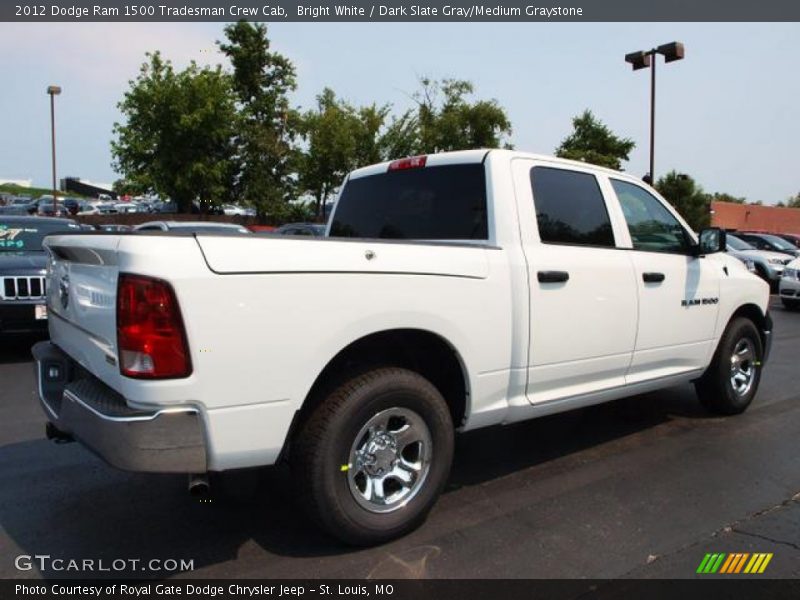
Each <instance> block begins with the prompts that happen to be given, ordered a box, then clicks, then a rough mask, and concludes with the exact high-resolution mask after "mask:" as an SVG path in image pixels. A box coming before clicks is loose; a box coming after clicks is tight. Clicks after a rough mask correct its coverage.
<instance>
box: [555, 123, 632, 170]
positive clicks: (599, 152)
mask: <svg viewBox="0 0 800 600" xmlns="http://www.w3.org/2000/svg"><path fill="white" fill-rule="evenodd" d="M572 127H573V132H572V133H571V134H570V135H569V136H567V137H566V138H564V140H563V141H562V142H561V145H560V146H559V147H558V148H556V156H560V157H561V158H570V159H572V160H579V161H582V162H587V163H591V164H594V165H600V166H603V167H609V168H611V169H616V170H621V169H622V161H627V160H628V155H629V154H630V153H631V150H633V149H634V147H635V146H636V142H634V141H633V140H631V139H630V138H620V137H617V136H616V135H614V134H613V133H612V132H611V130H610V129H609V128H608V127H607V126H606V125H605V124H603V122H602V121H600V120H599V119H597V118H595V116H594V115H593V114H592V112H591V111H590V110H588V109H587V110H585V111H583V113H582V114H581V115H579V116H577V117H575V118H574V119H572Z"/></svg>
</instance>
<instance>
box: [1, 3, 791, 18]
mask: <svg viewBox="0 0 800 600" xmlns="http://www.w3.org/2000/svg"><path fill="white" fill-rule="evenodd" d="M239 19H246V20H250V21H268V22H280V21H340V22H353V21H363V22H369V21H375V22H404V23H406V22H423V21H451V22H453V21H455V22H489V21H497V22H500V21H502V22H514V21H517V22H525V21H553V22H558V21H573V22H580V21H592V22H598V21H606V22H608V21H638V22H647V21H714V22H719V21H800V2H797V0H761V1H760V2H753V1H752V0H702V1H695V2H688V1H686V0H651V1H646V0H499V1H495V0H487V1H485V2H476V1H475V0H376V1H374V2H372V1H370V0H367V1H364V0H333V1H331V0H308V1H304V0H196V1H188V0H152V1H150V0H139V1H131V2H128V1H126V0H110V1H108V0H106V1H102V0H50V1H45V2H20V1H16V2H15V1H14V0H3V1H2V2H0V20H3V21H18V22H32V23H36V22H39V23H41V22H48V21H50V22H52V21H64V22H69V21H130V22H141V21H235V20H239Z"/></svg>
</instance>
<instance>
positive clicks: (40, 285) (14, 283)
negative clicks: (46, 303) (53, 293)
mask: <svg viewBox="0 0 800 600" xmlns="http://www.w3.org/2000/svg"><path fill="white" fill-rule="evenodd" d="M0 279H2V286H0V294H2V296H3V300H36V299H38V298H44V297H45V296H46V295H47V279H46V278H45V277H2V278H0Z"/></svg>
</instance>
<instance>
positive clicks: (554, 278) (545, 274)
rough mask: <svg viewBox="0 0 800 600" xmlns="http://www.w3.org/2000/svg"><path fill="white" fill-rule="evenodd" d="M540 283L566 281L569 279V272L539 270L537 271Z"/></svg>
mask: <svg viewBox="0 0 800 600" xmlns="http://www.w3.org/2000/svg"><path fill="white" fill-rule="evenodd" d="M536 278H537V279H538V280H539V283H564V282H565V281H568V280H569V273H567V272H566V271H539V272H538V273H536Z"/></svg>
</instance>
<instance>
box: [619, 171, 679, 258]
mask: <svg viewBox="0 0 800 600" xmlns="http://www.w3.org/2000/svg"><path fill="white" fill-rule="evenodd" d="M611 185H612V186H614V191H615V192H616V193H617V198H619V203H620V205H621V207H622V212H623V214H624V215H625V220H626V221H627V223H628V231H629V232H630V234H631V241H632V242H633V247H634V248H635V249H636V250H648V251H650V252H674V253H684V252H687V251H688V249H689V246H691V239H690V238H689V237H688V236H687V234H686V231H685V230H684V229H683V227H682V226H681V224H680V223H679V222H678V220H677V219H676V218H675V217H674V216H672V213H670V212H669V211H668V210H667V209H666V208H665V207H664V205H663V204H661V202H660V201H659V200H658V198H656V197H655V196H653V195H652V194H651V193H650V192H648V191H646V190H644V189H643V188H640V187H639V186H638V185H634V184H632V183H628V182H626V181H619V180H617V179H612V180H611Z"/></svg>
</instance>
